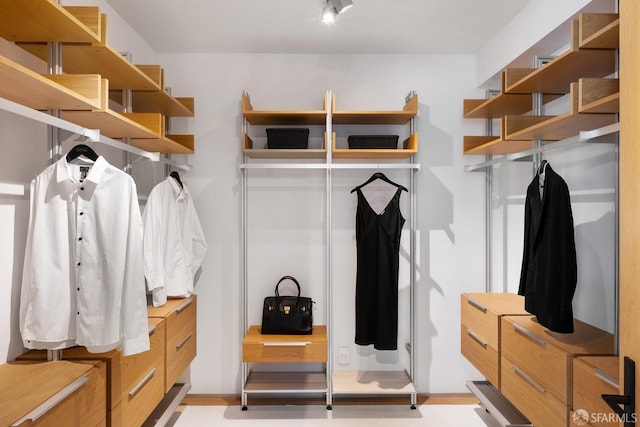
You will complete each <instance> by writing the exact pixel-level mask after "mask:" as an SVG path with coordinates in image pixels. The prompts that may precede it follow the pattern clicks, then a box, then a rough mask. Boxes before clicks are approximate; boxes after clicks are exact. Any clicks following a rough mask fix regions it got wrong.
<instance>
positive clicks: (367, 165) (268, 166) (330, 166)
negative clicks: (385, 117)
mask: <svg viewBox="0 0 640 427" xmlns="http://www.w3.org/2000/svg"><path fill="white" fill-rule="evenodd" d="M240 169H415V170H420V164H418V163H395V164H394V163H392V164H385V163H331V164H327V163H243V164H241V165H240Z"/></svg>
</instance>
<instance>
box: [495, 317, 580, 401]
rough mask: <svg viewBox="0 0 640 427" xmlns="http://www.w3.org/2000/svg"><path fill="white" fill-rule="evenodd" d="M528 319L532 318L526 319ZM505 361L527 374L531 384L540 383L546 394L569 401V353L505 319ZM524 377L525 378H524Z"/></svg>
mask: <svg viewBox="0 0 640 427" xmlns="http://www.w3.org/2000/svg"><path fill="white" fill-rule="evenodd" d="M527 319H529V318H527ZM502 357H503V358H504V359H503V362H504V361H508V362H507V364H510V365H512V366H514V367H515V368H514V369H516V370H517V371H519V372H526V373H527V376H528V377H529V378H530V382H531V383H535V384H538V385H539V386H540V388H542V389H544V390H545V393H552V394H553V395H555V397H556V398H557V399H559V400H560V401H562V402H567V393H568V390H569V354H568V353H567V352H565V351H563V350H562V349H560V348H558V347H555V346H553V345H551V344H550V343H549V339H548V338H547V337H546V334H545V333H544V332H543V333H540V331H536V332H534V331H531V330H530V329H527V328H526V327H524V326H522V325H521V324H519V323H517V322H514V321H511V319H510V318H505V319H504V320H503V325H502ZM521 376H522V375H521Z"/></svg>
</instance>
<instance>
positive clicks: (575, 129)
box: [463, 14, 619, 155]
mask: <svg viewBox="0 0 640 427" xmlns="http://www.w3.org/2000/svg"><path fill="white" fill-rule="evenodd" d="M602 15H604V16H602ZM618 22H619V21H618V19H617V16H616V15H615V14H582V16H581V17H580V18H579V19H577V20H574V21H572V25H571V47H570V48H569V49H568V50H567V51H566V52H565V53H563V54H562V55H560V56H557V57H555V58H553V59H551V60H549V61H548V62H547V63H546V64H544V65H542V66H540V67H539V68H532V69H528V68H527V69H524V68H508V69H506V70H505V71H504V72H503V73H502V88H501V91H500V93H499V94H498V95H496V96H494V97H492V98H489V99H466V100H464V106H463V108H464V118H485V119H487V120H492V119H498V120H499V121H500V126H499V128H500V132H499V136H492V135H488V136H465V137H464V153H465V154H476V155H477V154H480V155H482V154H484V155H504V154H509V153H517V152H520V151H524V150H527V149H530V148H533V147H534V141H535V140H544V141H559V140H563V139H566V138H569V137H571V136H573V135H576V134H578V133H579V132H581V131H589V130H593V129H598V128H602V127H605V126H607V125H611V124H613V123H615V122H616V120H617V118H616V115H615V114H616V113H617V111H615V110H616V109H617V106H618V101H617V100H618V99H619V94H618V87H617V79H611V78H606V77H607V76H610V75H612V74H613V73H615V71H616V64H615V55H616V53H615V49H614V48H611V47H608V46H610V45H611V44H610V43H611V42H610V40H612V39H615V37H616V36H615V34H616V33H617V30H618V28H619V24H618ZM598 25H599V26H598ZM594 27H595V28H594ZM591 46H605V47H598V48H592V47H591ZM534 94H541V95H542V103H547V102H550V101H552V100H554V99H556V98H558V97H559V96H563V95H565V94H569V96H570V110H569V111H568V112H567V113H565V114H561V115H558V116H544V115H539V114H525V113H528V112H530V111H532V109H533V105H534V102H533V99H534V98H533V95H534ZM529 99H531V103H530V104H529V107H528V108H527V101H528V100H529Z"/></svg>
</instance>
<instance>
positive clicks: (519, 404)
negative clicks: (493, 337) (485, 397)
mask: <svg viewBox="0 0 640 427" xmlns="http://www.w3.org/2000/svg"><path fill="white" fill-rule="evenodd" d="M501 322H502V326H501V337H500V342H501V354H500V360H501V362H500V363H501V375H502V383H501V387H500V391H501V392H502V394H503V395H504V396H505V397H506V398H507V399H508V400H509V401H510V402H511V403H512V404H513V405H514V406H515V407H516V408H518V410H520V412H522V414H523V415H525V416H526V417H527V418H528V419H529V420H530V421H532V422H533V424H534V425H535V426H536V427H559V426H568V425H569V415H570V411H569V410H570V408H571V407H572V398H573V394H572V393H573V387H572V386H573V382H572V380H571V378H572V374H573V372H574V371H573V369H574V361H575V360H576V358H577V357H579V356H584V355H610V354H613V351H614V343H613V335H611V334H609V333H607V332H605V331H602V330H600V329H597V328H595V327H593V326H590V325H587V324H585V323H583V322H580V321H578V320H574V328H575V331H574V333H572V334H558V333H554V332H551V331H549V330H547V329H546V328H544V327H543V326H541V325H540V324H539V323H537V322H536V321H535V317H533V316H505V317H503V318H502V321H501Z"/></svg>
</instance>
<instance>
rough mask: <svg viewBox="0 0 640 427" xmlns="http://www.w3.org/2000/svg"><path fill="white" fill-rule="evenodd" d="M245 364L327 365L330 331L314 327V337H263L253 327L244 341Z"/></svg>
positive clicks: (321, 326) (243, 355) (258, 329)
mask: <svg viewBox="0 0 640 427" xmlns="http://www.w3.org/2000/svg"><path fill="white" fill-rule="evenodd" d="M242 361H243V362H265V363H272V362H289V363H296V362H304V363H307V362H315V363H326V362H327V328H326V326H323V325H319V326H318V325H314V326H313V334H311V335H262V334H261V333H260V326H256V325H254V326H250V327H249V331H248V332H247V335H245V337H244V339H243V340H242Z"/></svg>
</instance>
